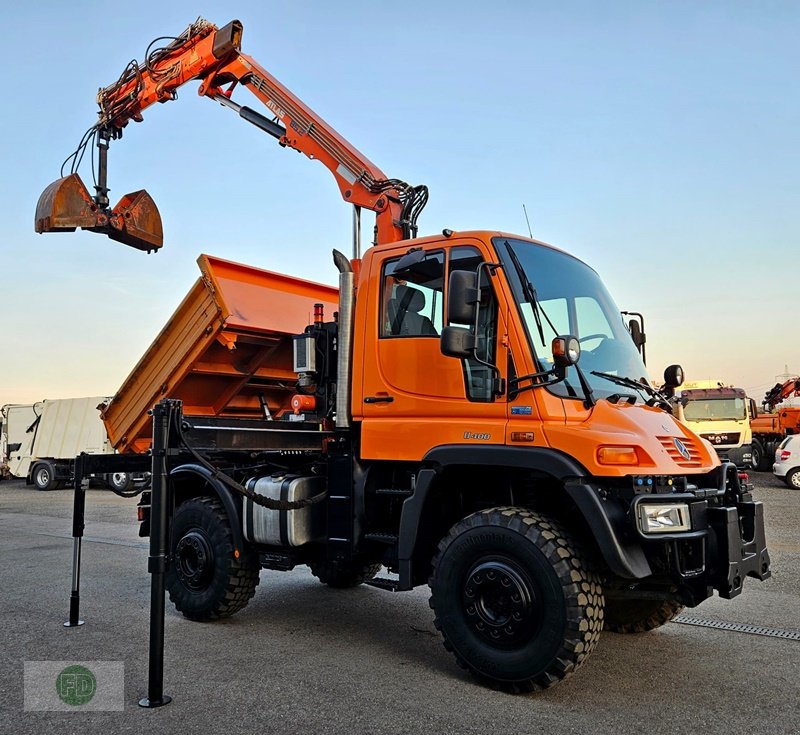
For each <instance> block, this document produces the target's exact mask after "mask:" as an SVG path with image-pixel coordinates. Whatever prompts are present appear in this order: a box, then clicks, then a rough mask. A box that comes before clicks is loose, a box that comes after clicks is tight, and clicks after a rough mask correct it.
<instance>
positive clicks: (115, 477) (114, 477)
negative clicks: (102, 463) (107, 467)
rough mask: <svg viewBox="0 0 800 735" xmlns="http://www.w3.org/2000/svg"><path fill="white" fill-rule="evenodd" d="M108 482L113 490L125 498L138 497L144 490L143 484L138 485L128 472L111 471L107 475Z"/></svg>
mask: <svg viewBox="0 0 800 735" xmlns="http://www.w3.org/2000/svg"><path fill="white" fill-rule="evenodd" d="M106 482H107V483H108V486H109V488H111V490H112V491H113V492H115V493H116V494H117V495H121V496H122V497H123V498H133V497H136V496H137V495H138V494H139V493H140V492H142V490H143V487H142V486H138V487H137V486H136V484H135V483H134V481H133V478H132V477H131V476H130V474H128V473H127V472H111V473H110V474H108V475H106Z"/></svg>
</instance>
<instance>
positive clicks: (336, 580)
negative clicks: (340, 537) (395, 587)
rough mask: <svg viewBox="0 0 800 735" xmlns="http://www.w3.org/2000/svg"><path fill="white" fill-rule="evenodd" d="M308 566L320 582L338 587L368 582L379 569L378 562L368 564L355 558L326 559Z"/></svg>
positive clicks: (343, 587) (344, 587) (355, 585)
mask: <svg viewBox="0 0 800 735" xmlns="http://www.w3.org/2000/svg"><path fill="white" fill-rule="evenodd" d="M309 567H310V568H311V573H312V574H313V575H314V576H315V577H316V578H317V579H318V580H319V581H320V582H322V584H327V585H328V587H336V588H338V589H346V588H348V587H358V585H360V584H364V582H369V580H370V579H372V578H373V577H374V576H375V575H376V574H377V573H378V572H379V571H380V570H381V565H380V564H369V563H366V562H364V561H358V560H355V559H354V560H352V561H350V562H347V563H345V562H337V561H328V560H327V559H326V560H325V561H322V562H312V563H311V564H309Z"/></svg>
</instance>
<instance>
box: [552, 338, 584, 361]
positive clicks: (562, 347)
mask: <svg viewBox="0 0 800 735" xmlns="http://www.w3.org/2000/svg"><path fill="white" fill-rule="evenodd" d="M552 350H553V362H554V363H555V365H556V367H559V368H568V367H570V366H571V365H577V363H578V360H580V358H581V345H580V342H578V338H577V337H573V336H572V335H571V334H562V335H559V336H558V337H555V338H554V339H553V342H552Z"/></svg>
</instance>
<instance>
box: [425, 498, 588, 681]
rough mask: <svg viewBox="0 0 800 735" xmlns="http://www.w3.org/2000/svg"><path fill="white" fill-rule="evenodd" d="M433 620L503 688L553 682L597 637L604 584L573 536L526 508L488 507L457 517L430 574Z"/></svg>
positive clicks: (474, 667) (476, 668) (451, 646)
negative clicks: (464, 516)
mask: <svg viewBox="0 0 800 735" xmlns="http://www.w3.org/2000/svg"><path fill="white" fill-rule="evenodd" d="M430 586H431V590H432V594H431V600H430V605H431V607H432V608H433V610H434V612H435V614H436V617H435V620H434V624H435V625H436V628H437V629H438V630H439V631H440V632H441V633H442V635H443V636H444V645H445V647H446V648H447V649H448V650H449V651H451V652H452V653H453V654H454V655H455V657H456V660H457V661H458V663H459V664H460V665H461V666H462V667H464V668H465V669H467V670H469V671H470V672H471V673H472V674H473V676H475V677H476V678H477V679H478V680H479V681H481V682H482V683H485V684H489V685H491V686H494V687H497V688H500V689H504V690H506V691H509V692H514V693H517V692H530V691H534V690H537V689H544V688H546V687H549V686H551V685H553V684H555V683H557V682H559V681H561V680H562V679H564V678H566V677H567V676H569V675H570V674H571V673H572V672H573V671H575V670H576V669H577V668H578V667H579V666H580V665H581V664H582V663H583V661H584V660H585V659H586V657H587V656H588V655H589V653H591V651H592V650H593V649H594V647H595V646H596V645H597V641H598V639H599V637H600V631H601V630H602V628H603V592H602V588H601V585H600V580H599V578H598V577H597V575H596V574H595V573H594V572H592V571H590V570H589V569H588V568H587V566H586V564H585V563H584V561H583V559H582V558H581V556H580V554H579V552H578V549H577V546H576V544H575V541H574V539H572V537H571V536H570V534H569V533H568V532H567V531H566V529H564V528H563V527H562V526H560V525H559V524H558V523H556V522H554V521H552V520H550V519H548V518H547V517H545V516H542V515H539V514H538V513H533V512H531V511H528V510H525V509H522V508H492V509H489V510H484V511H481V512H479V513H475V514H473V515H471V516H468V517H467V518H465V519H464V520H462V521H459V522H458V523H456V525H455V526H453V528H452V529H451V530H450V533H449V534H448V535H447V536H446V537H445V538H444V540H443V541H442V542H441V543H440V544H439V549H438V553H437V555H436V557H435V559H434V562H433V575H432V577H431V580H430Z"/></svg>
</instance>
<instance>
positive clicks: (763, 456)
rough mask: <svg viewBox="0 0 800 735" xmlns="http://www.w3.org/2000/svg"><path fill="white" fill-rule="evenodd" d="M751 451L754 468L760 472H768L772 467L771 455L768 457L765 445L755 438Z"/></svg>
mask: <svg viewBox="0 0 800 735" xmlns="http://www.w3.org/2000/svg"><path fill="white" fill-rule="evenodd" d="M750 451H751V457H750V464H751V465H752V466H753V469H754V470H757V471H758V472H766V471H767V470H769V469H770V468H771V462H770V460H769V457H767V452H766V450H765V449H764V445H763V444H762V443H761V442H760V441H758V440H757V439H753V443H752V445H751V446H750Z"/></svg>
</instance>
